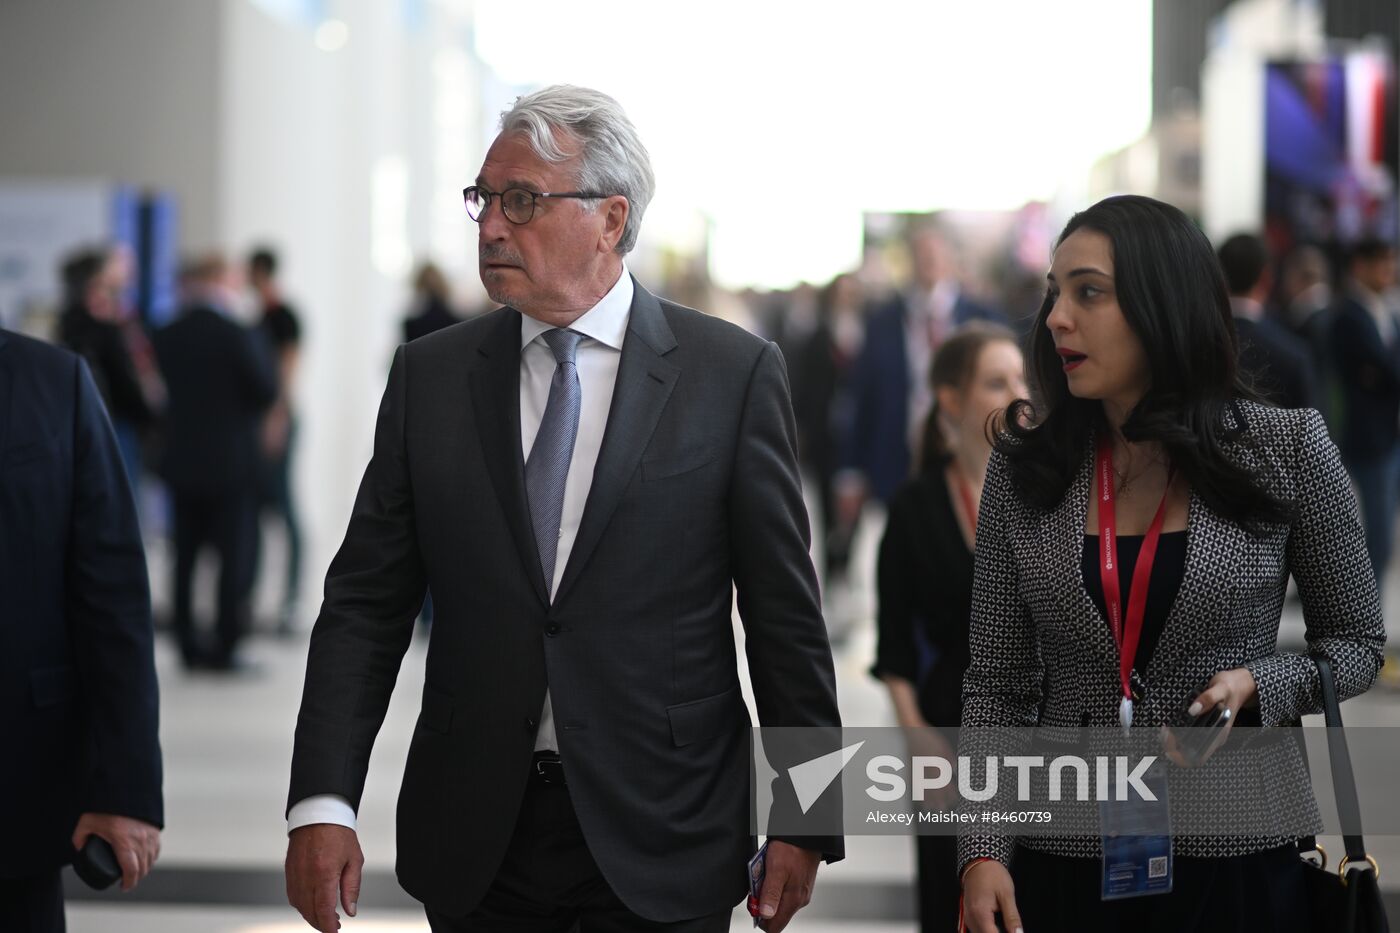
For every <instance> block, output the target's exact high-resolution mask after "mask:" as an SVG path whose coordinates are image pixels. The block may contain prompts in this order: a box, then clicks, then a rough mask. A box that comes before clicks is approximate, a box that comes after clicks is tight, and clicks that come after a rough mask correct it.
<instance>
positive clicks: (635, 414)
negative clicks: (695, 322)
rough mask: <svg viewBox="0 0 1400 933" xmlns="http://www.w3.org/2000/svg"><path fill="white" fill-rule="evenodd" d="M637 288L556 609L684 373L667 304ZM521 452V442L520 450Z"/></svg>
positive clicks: (584, 559) (639, 458)
mask: <svg viewBox="0 0 1400 933" xmlns="http://www.w3.org/2000/svg"><path fill="white" fill-rule="evenodd" d="M632 284H633V289H634V291H633V296H632V308H631V311H630V313H629V316H628V321H627V339H626V340H625V341H623V344H622V359H621V361H620V362H619V364H618V369H617V383H616V385H615V386H614V388H613V397H612V406H611V408H610V410H609V411H608V423H607V427H606V428H605V429H604V431H603V445H602V447H601V448H600V449H599V451H598V463H597V465H596V466H595V467H594V469H593V484H592V486H591V487H590V488H589V490H588V500H587V502H586V504H585V505H584V508H583V518H582V520H581V521H580V523H579V530H578V537H577V538H575V539H574V547H573V550H572V552H570V554H569V562H568V564H566V565H565V567H564V577H563V579H562V580H560V582H559V589H558V591H557V592H556V593H555V594H554V601H555V602H556V603H558V602H559V601H560V600H561V599H562V598H563V597H564V595H565V594H566V593H567V592H568V591H569V588H570V587H571V586H573V584H574V581H575V580H577V579H578V576H579V573H580V572H581V571H582V569H583V567H584V566H585V565H586V564H587V563H588V558H589V557H590V556H591V555H592V553H593V549H594V548H595V547H597V545H598V540H599V539H600V538H601V537H602V535H603V530H604V529H606V528H607V526H608V522H609V520H611V518H612V515H613V512H614V511H615V510H616V509H617V504H618V501H619V500H620V499H621V498H622V494H623V492H624V491H625V490H626V488H627V484H628V483H629V482H630V481H631V479H632V475H633V474H634V473H635V472H636V471H637V464H638V463H639V462H640V461H641V459H642V451H644V450H645V449H646V446H647V442H648V441H650V440H651V435H652V433H653V432H654V431H655V430H656V425H657V422H659V421H660V420H661V412H662V410H663V409H664V408H665V407H666V401H667V400H668V399H669V398H670V397H671V391H672V390H673V389H674V388H675V386H676V379H677V378H678V377H679V376H680V367H679V366H677V365H676V364H675V363H672V362H670V361H668V360H666V359H665V355H666V354H667V353H669V352H670V351H671V350H672V349H674V348H675V346H676V337H675V335H674V334H673V333H672V332H671V328H670V326H669V325H668V324H667V323H666V318H665V316H664V315H663V314H662V312H661V304H660V303H659V302H658V301H657V300H656V298H655V297H654V296H653V295H652V294H651V293H650V292H648V291H647V290H646V289H644V288H642V286H641V284H640V283H638V282H637V281H636V280H635V279H634V280H633V283H632ZM519 447H520V443H519V440H518V439H517V441H516V449H517V450H518V449H519Z"/></svg>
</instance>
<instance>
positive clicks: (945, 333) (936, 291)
mask: <svg viewBox="0 0 1400 933" xmlns="http://www.w3.org/2000/svg"><path fill="white" fill-rule="evenodd" d="M960 291H961V290H960V289H959V287H958V283H957V282H954V281H951V280H949V279H944V280H942V281H940V282H939V283H938V284H936V285H934V286H933V288H931V289H922V288H918V287H917V286H916V287H914V288H911V289H910V290H909V291H908V292H907V293H906V294H905V296H904V302H905V307H906V308H907V310H908V313H907V314H906V315H905V317H904V352H905V357H906V359H907V360H908V362H909V406H908V407H909V423H908V424H907V425H906V426H905V429H906V432H907V434H906V437H907V439H908V442H909V449H910V450H911V451H912V450H918V449H919V439H920V438H921V437H923V433H924V422H925V421H927V420H928V413H929V410H930V409H932V408H933V386H932V385H930V384H929V369H930V368H931V367H932V366H933V354H934V351H935V350H936V349H937V348H936V347H935V346H934V339H933V338H934V334H935V333H937V334H939V335H940V342H941V340H946V339H948V337H949V336H950V335H951V334H952V333H953V329H954V327H955V325H956V322H955V320H954V318H953V309H954V307H956V305H957V303H958V295H959V293H960Z"/></svg>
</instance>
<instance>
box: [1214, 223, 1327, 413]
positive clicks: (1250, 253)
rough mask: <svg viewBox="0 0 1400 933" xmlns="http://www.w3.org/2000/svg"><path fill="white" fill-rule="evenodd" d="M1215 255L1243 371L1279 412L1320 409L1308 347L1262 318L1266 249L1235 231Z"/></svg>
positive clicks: (1267, 285) (1267, 278) (1269, 282)
mask: <svg viewBox="0 0 1400 933" xmlns="http://www.w3.org/2000/svg"><path fill="white" fill-rule="evenodd" d="M1216 255H1217V256H1218V257H1219V258H1220V269H1221V271H1222V272H1224V273H1225V285H1226V287H1227V288H1229V290H1230V311H1231V313H1233V314H1234V317H1235V334H1236V336H1237V337H1238V339H1239V345H1240V370H1241V372H1242V373H1243V374H1244V375H1245V377H1246V378H1248V379H1249V380H1250V381H1251V383H1252V385H1253V388H1255V389H1256V390H1257V391H1258V392H1259V393H1260V394H1261V395H1262V396H1263V397H1264V398H1265V399H1267V400H1268V401H1270V402H1272V403H1274V404H1275V405H1277V406H1278V407H1280V408H1320V407H1321V399H1320V398H1318V393H1317V377H1316V374H1315V373H1314V372H1313V364H1312V358H1311V354H1310V353H1309V350H1308V345H1307V344H1306V343H1304V342H1303V341H1302V340H1301V339H1299V338H1298V337H1296V336H1294V335H1293V334H1291V333H1289V332H1288V331H1286V330H1284V329H1283V328H1282V327H1281V326H1279V325H1278V324H1276V323H1274V322H1273V321H1272V320H1270V319H1269V318H1268V317H1266V316H1265V314H1264V310H1265V309H1264V302H1265V300H1266V299H1267V298H1268V296H1269V292H1271V291H1272V290H1273V274H1272V273H1271V272H1270V269H1269V248H1268V246H1266V245H1265V243H1264V241H1263V240H1262V239H1261V238H1259V237H1257V236H1254V235H1253V234H1249V233H1237V234H1235V235H1234V236H1232V237H1229V238H1228V239H1226V240H1225V242H1224V243H1221V244H1220V248H1219V249H1218V250H1216Z"/></svg>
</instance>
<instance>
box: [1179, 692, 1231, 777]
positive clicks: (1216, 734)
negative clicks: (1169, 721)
mask: <svg viewBox="0 0 1400 933" xmlns="http://www.w3.org/2000/svg"><path fill="white" fill-rule="evenodd" d="M1199 695H1200V694H1199V693H1193V694H1191V696H1190V697H1188V698H1187V700H1186V705H1185V707H1184V709H1183V712H1184V713H1185V715H1186V716H1187V717H1190V721H1189V722H1187V723H1186V724H1185V725H1184V726H1178V727H1176V728H1173V729H1172V736H1173V738H1175V739H1176V745H1177V748H1178V749H1180V750H1181V754H1182V757H1183V758H1185V759H1186V763H1187V765H1188V766H1189V767H1192V768H1194V767H1197V766H1199V765H1201V764H1202V763H1204V762H1205V760H1206V759H1207V758H1209V757H1210V756H1211V755H1212V754H1214V753H1215V750H1216V749H1217V748H1219V747H1220V743H1221V742H1222V741H1224V739H1225V727H1226V726H1227V725H1229V724H1230V720H1231V714H1230V710H1229V708H1228V707H1226V706H1225V704H1224V703H1217V704H1215V706H1213V707H1211V708H1210V709H1207V710H1201V712H1200V715H1197V716H1194V717H1193V716H1191V714H1190V709H1191V704H1192V703H1195V702H1196V697H1197V696H1199Z"/></svg>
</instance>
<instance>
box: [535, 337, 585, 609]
mask: <svg viewBox="0 0 1400 933" xmlns="http://www.w3.org/2000/svg"><path fill="white" fill-rule="evenodd" d="M541 336H543V337H544V342H545V343H547V344H549V349H550V350H551V351H553V353H554V360H555V362H556V363H557V364H558V365H557V366H556V367H555V369H554V379H553V381H551V382H550V384H549V401H548V402H546V403H545V406H544V417H543V418H541V419H540V430H539V433H538V434H536V435H535V445H534V446H533V447H531V448H530V459H529V460H527V461H526V462H525V495H526V497H527V499H528V500H529V503H530V524H531V525H533V526H534V529H535V543H536V544H537V545H538V546H539V549H540V567H541V568H542V569H543V570H544V585H545V589H547V590H552V589H553V588H554V560H555V557H556V555H557V554H558V552H559V522H560V516H561V515H562V514H563V511H564V481H565V480H566V479H568V476H569V462H570V461H571V460H573V457H574V439H575V438H576V437H577V436H578V419H579V408H580V406H581V403H582V401H583V389H582V388H581V387H580V385H579V381H578V365H577V364H576V363H575V361H574V358H575V356H576V355H577V354H578V344H579V341H580V340H582V339H583V334H578V333H575V332H573V331H571V330H547V331H545V332H544V334H542V335H541Z"/></svg>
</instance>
